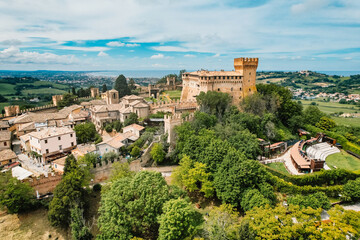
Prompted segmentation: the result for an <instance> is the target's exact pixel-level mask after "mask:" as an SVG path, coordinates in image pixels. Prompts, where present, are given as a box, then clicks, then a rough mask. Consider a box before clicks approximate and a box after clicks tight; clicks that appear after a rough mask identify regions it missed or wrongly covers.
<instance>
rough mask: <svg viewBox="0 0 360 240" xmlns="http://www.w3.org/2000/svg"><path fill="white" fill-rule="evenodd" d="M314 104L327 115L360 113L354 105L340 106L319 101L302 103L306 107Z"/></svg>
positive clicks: (335, 103)
mask: <svg viewBox="0 0 360 240" xmlns="http://www.w3.org/2000/svg"><path fill="white" fill-rule="evenodd" d="M312 102H316V103H317V104H318V105H317V107H318V108H319V109H320V110H321V111H323V112H324V113H326V114H330V113H336V112H344V113H354V112H357V111H360V110H359V109H358V108H357V107H356V106H354V105H348V104H340V103H337V102H320V101H318V100H301V103H302V104H303V105H304V107H306V106H309V105H311V103H312Z"/></svg>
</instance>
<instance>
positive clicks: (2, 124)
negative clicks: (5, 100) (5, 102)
mask: <svg viewBox="0 0 360 240" xmlns="http://www.w3.org/2000/svg"><path fill="white" fill-rule="evenodd" d="M9 128H10V126H9V122H8V121H0V131H9Z"/></svg>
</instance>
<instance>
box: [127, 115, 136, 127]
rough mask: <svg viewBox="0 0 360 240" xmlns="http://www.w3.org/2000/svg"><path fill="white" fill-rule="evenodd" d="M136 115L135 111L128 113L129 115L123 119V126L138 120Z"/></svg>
mask: <svg viewBox="0 0 360 240" xmlns="http://www.w3.org/2000/svg"><path fill="white" fill-rule="evenodd" d="M138 118H139V117H138V115H137V114H136V113H130V115H129V117H128V118H127V119H125V121H124V127H126V126H129V125H131V124H133V123H137V122H138Z"/></svg>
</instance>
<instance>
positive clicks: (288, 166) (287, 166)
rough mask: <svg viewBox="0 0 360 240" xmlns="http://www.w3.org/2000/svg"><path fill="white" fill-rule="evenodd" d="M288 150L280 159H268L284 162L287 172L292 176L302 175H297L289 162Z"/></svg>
mask: <svg viewBox="0 0 360 240" xmlns="http://www.w3.org/2000/svg"><path fill="white" fill-rule="evenodd" d="M290 149H291V148H289V149H288V150H287V151H286V153H285V154H284V155H282V156H281V157H278V158H274V159H270V160H278V159H280V160H284V164H285V166H286V168H287V169H288V171H289V172H290V174H292V175H302V174H303V173H299V172H298V171H297V170H296V168H295V166H294V165H293V163H292V161H291V158H290Z"/></svg>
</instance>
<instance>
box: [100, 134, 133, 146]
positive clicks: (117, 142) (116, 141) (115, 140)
mask: <svg viewBox="0 0 360 240" xmlns="http://www.w3.org/2000/svg"><path fill="white" fill-rule="evenodd" d="M133 135H134V134H132V133H131V132H127V133H118V134H116V135H115V136H114V137H112V138H110V139H109V140H106V141H104V142H101V143H99V144H98V145H100V144H107V145H109V146H111V147H113V148H116V149H118V148H121V147H122V146H125V144H123V143H122V141H124V140H125V139H130V138H131V137H132V136H133Z"/></svg>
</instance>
